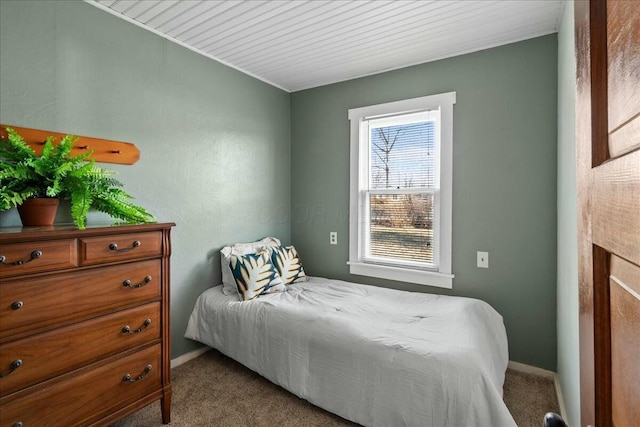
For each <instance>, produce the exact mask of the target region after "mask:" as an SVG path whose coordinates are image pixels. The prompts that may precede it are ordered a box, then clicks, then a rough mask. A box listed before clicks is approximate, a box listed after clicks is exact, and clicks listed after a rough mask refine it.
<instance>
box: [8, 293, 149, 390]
mask: <svg viewBox="0 0 640 427" xmlns="http://www.w3.org/2000/svg"><path fill="white" fill-rule="evenodd" d="M124 328H126V330H125V329H124ZM157 339H160V303H159V302H156V303H151V304H145V305H142V306H140V307H136V308H132V309H129V310H124V311H119V312H116V313H114V314H110V315H107V316H102V317H98V318H97V319H92V320H88V321H85V322H80V323H75V324H73V325H70V326H67V327H63V328H58V329H54V330H52V331H49V332H44V333H42V334H38V335H32V336H30V337H28V338H24V339H21V340H16V341H12V342H10V343H7V344H3V345H2V351H0V372H4V373H7V372H10V369H11V368H10V367H11V365H12V363H16V361H20V362H21V364H20V366H19V367H18V368H16V369H15V370H13V371H11V373H9V374H8V375H6V376H5V377H3V378H0V396H5V395H7V394H9V393H13V392H14V391H18V390H21V389H23V388H25V387H28V386H31V385H33V384H36V383H38V382H40V381H43V380H46V379H49V378H53V377H54V376H56V375H60V374H63V373H65V372H67V371H71V370H73V369H77V368H79V367H82V366H84V365H87V364H89V363H91V362H95V361H97V360H100V359H102V358H105V357H107V356H110V355H112V354H116V353H118V352H120V351H124V350H127V349H130V348H134V347H136V346H139V345H143V344H146V343H150V342H151V341H154V340H157ZM96 343H100V345H96ZM14 366H15V365H14Z"/></svg>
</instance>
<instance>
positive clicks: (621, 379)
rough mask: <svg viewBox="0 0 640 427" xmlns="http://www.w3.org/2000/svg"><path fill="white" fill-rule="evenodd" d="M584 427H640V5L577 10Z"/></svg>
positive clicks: (632, 1) (596, 3)
mask: <svg viewBox="0 0 640 427" xmlns="http://www.w3.org/2000/svg"><path fill="white" fill-rule="evenodd" d="M575 6H576V15H575V16H576V48H577V55H578V56H577V109H576V113H577V118H576V119H577V120H576V143H577V162H578V164H577V175H578V176H577V180H578V211H579V213H578V236H579V243H578V245H579V266H578V270H579V286H580V365H581V366H580V376H581V378H580V388H581V424H582V425H583V426H598V427H605V426H616V427H638V426H640V1H637V0H627V1H623V0H607V1H604V0H591V1H577V2H576V3H575Z"/></svg>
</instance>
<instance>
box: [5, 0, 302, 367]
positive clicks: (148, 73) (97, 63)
mask: <svg viewBox="0 0 640 427" xmlns="http://www.w3.org/2000/svg"><path fill="white" fill-rule="evenodd" d="M0 16H1V18H0V19H1V20H0V31H1V32H0V64H1V65H0V67H1V68H0V100H1V101H0V122H1V123H5V124H13V125H16V126H25V127H33V128H39V129H47V130H52V131H61V132H73V133H76V134H79V135H87V136H95V137H101V138H106V139H114V140H119V141H127V142H133V143H135V144H136V145H137V146H138V148H139V149H140V151H141V159H140V161H139V162H138V163H136V164H135V165H133V166H118V165H115V166H110V165H105V166H108V167H112V168H113V169H115V170H117V171H119V175H118V177H119V178H120V179H121V180H122V181H123V182H124V183H125V184H126V189H127V190H128V191H129V192H130V193H132V194H133V195H134V196H136V201H137V202H138V203H139V204H141V205H142V206H145V207H146V208H148V209H149V210H150V211H151V212H154V213H155V214H156V216H157V217H158V220H159V221H168V222H169V221H172V222H175V223H176V224H177V226H176V227H175V228H174V229H173V232H172V237H173V255H172V257H171V280H172V282H171V286H172V291H171V316H172V318H171V323H172V338H173V342H172V344H173V345H172V353H173V357H176V356H179V355H181V354H183V353H185V352H187V351H190V350H192V349H195V348H197V347H199V344H197V343H195V342H192V341H189V340H186V339H184V338H183V334H184V330H185V326H186V322H187V319H188V315H189V313H190V311H191V309H192V308H193V303H194V301H195V299H196V297H197V295H198V294H199V293H200V292H201V291H203V290H204V289H206V288H208V287H210V286H212V285H214V284H217V283H220V258H219V255H218V251H219V249H220V248H221V247H222V246H223V245H225V244H228V243H232V242H237V241H250V240H253V239H256V238H261V237H263V236H265V235H276V236H279V237H280V238H282V240H284V241H285V242H288V241H289V239H290V223H289V219H288V212H289V204H290V125H289V94H288V93H286V92H284V91H281V90H279V89H276V88H274V87H272V86H270V85H267V84H264V83H262V82H260V81H258V80H256V79H254V78H252V77H249V76H247V75H245V74H242V73H240V72H238V71H236V70H233V69H231V68H228V67H226V66H223V65H221V64H219V63H217V62H215V61H212V60H210V59H207V58H205V57H203V56H200V55H197V54H195V53H193V52H191V51H189V50H187V49H185V48H183V47H180V46H178V45H176V44H174V43H171V42H169V41H167V40H165V39H163V38H161V37H159V36H157V35H154V34H152V33H150V32H147V31H145V30H143V29H140V28H138V27H136V26H134V25H131V24H130V23H127V22H125V21H123V20H120V19H118V18H116V17H114V16H111V15H109V14H108V13H105V12H103V11H100V10H99V9H97V8H95V7H93V6H91V5H88V4H86V3H84V2H81V1H2V2H1V3H0ZM277 212H284V215H276V214H274V213H277ZM103 219H104V218H103V217H99V216H97V215H93V216H92V217H90V222H98V221H101V220H103ZM15 224H20V222H19V219H18V217H17V215H16V214H15V211H9V212H7V213H4V214H2V215H0V225H3V226H7V225H15Z"/></svg>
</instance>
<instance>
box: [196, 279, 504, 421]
mask: <svg viewBox="0 0 640 427" xmlns="http://www.w3.org/2000/svg"><path fill="white" fill-rule="evenodd" d="M287 289H288V290H287V292H280V293H273V294H268V295H263V296H260V298H257V299H256V300H253V301H248V302H240V301H239V300H238V298H237V296H235V295H231V296H227V295H224V294H223V293H222V286H221V285H220V286H216V287H213V288H210V289H208V290H206V291H205V292H203V293H202V294H201V295H200V296H199V297H198V299H197V302H196V304H195V307H194V309H193V312H192V314H191V317H190V319H189V323H188V326H187V329H186V333H185V336H186V337H187V338H190V339H193V340H196V341H199V342H202V343H204V344H206V345H209V346H211V347H213V348H216V349H218V350H219V351H220V352H222V353H223V354H225V355H227V356H229V357H231V358H232V359H234V360H236V361H238V362H240V363H242V364H243V365H245V366H246V367H248V368H249V369H252V370H253V371H255V372H257V373H259V374H260V375H262V376H264V377H265V378H267V379H269V380H270V381H272V382H273V383H275V384H278V385H280V386H282V387H283V388H285V389H287V390H289V391H290V392H291V393H293V394H295V395H297V396H299V397H301V398H303V399H306V400H308V401H309V402H311V403H313V404H314V405H317V406H319V407H321V408H323V409H325V410H327V411H329V412H333V413H335V414H337V415H339V416H341V417H343V418H345V419H348V420H351V421H354V422H356V423H359V424H362V425H365V426H384V427H390V426H451V427H461V426H482V427H489V426H499V427H508V426H515V425H516V424H515V422H514V420H513V418H512V416H511V414H510V413H509V410H508V409H507V407H506V405H505V404H504V402H503V400H502V386H503V382H504V375H505V371H506V368H507V363H508V350H507V337H506V332H505V328H504V324H503V322H502V317H501V316H500V315H499V314H498V313H497V312H496V311H495V310H494V309H493V308H492V307H491V306H490V305H488V304H487V303H485V302H483V301H480V300H476V299H471V298H462V297H450V296H439V295H431V294H423V293H415V292H405V291H398V290H393V289H387V288H380V287H374V286H367V285H360V284H355V283H349V282H343V281H339V280H330V279H324V278H318V277H311V278H309V280H308V281H307V282H303V283H296V284H293V285H289V286H288V287H287Z"/></svg>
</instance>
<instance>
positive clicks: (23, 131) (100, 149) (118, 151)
mask: <svg viewBox="0 0 640 427" xmlns="http://www.w3.org/2000/svg"><path fill="white" fill-rule="evenodd" d="M8 127H9V128H12V129H15V130H16V132H18V133H19V134H20V135H21V136H22V137H23V138H24V140H25V141H26V143H27V144H29V146H30V147H31V148H33V150H34V151H35V152H36V153H38V154H40V153H42V147H43V146H44V142H45V141H46V139H47V138H48V137H49V136H53V137H55V139H54V141H53V142H54V144H55V143H57V142H60V140H62V138H64V137H65V136H66V134H64V133H58V132H50V131H48V130H39V129H30V128H23V127H19V126H12V125H2V124H0V137H2V138H6V137H7V136H8V135H7V130H6V128H8ZM89 150H91V151H93V154H91V156H90V157H89V158H90V159H93V160H95V161H96V162H102V163H118V164H121V165H132V164H134V163H135V162H137V161H138V160H139V159H140V150H138V147H136V146H135V145H134V144H131V143H128V142H119V141H110V140H108V139H98V138H90V137H88V136H78V140H77V141H76V142H75V143H74V145H73V150H71V154H73V155H76V154H81V153H84V152H87V151H89Z"/></svg>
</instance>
